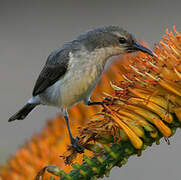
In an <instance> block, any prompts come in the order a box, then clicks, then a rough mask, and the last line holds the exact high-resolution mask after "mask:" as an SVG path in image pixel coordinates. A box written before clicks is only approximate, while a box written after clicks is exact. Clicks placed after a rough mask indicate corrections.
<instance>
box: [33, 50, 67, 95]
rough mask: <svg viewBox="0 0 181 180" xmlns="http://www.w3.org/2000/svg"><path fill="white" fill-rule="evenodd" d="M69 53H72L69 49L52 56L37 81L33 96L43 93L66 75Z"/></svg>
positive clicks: (56, 52)
mask: <svg viewBox="0 0 181 180" xmlns="http://www.w3.org/2000/svg"><path fill="white" fill-rule="evenodd" d="M69 52H70V51H69V50H68V49H63V50H59V51H55V52H53V53H51V54H50V56H49V57H48V59H47V62H46V64H45V66H44V68H43V70H42V71H41V73H40V75H39V77H38V79H37V81H36V84H35V87H34V90H33V96H36V95H38V94H40V93H42V92H43V91H44V90H46V89H47V88H48V87H50V86H51V85H53V84H54V83H55V82H56V81H57V80H59V79H60V78H61V77H62V76H63V75H64V74H65V73H66V71H67V67H68V58H69Z"/></svg>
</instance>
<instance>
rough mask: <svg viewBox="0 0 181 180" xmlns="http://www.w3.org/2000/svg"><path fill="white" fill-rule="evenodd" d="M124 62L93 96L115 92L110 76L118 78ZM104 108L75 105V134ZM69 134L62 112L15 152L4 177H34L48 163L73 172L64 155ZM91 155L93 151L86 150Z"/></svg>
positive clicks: (1, 174) (2, 170) (72, 115)
mask: <svg viewBox="0 0 181 180" xmlns="http://www.w3.org/2000/svg"><path fill="white" fill-rule="evenodd" d="M119 67H120V63H119V64H118V63H117V62H115V64H114V65H113V66H112V67H111V68H110V70H109V72H107V73H105V74H104V75H103V77H102V79H101V81H100V83H99V85H98V86H97V87H96V89H95V91H94V94H93V97H94V98H95V99H96V100H97V99H98V98H100V95H101V96H102V91H103V90H104V91H106V92H108V93H111V92H112V88H111V87H110V86H109V81H110V79H118V78H119V76H117V75H116V74H115V71H116V72H119ZM98 111H100V107H99V106H93V107H85V106H84V105H83V104H80V105H77V106H75V107H73V108H71V110H70V112H69V115H70V119H71V129H72V132H73V133H74V135H75V136H76V133H78V130H77V128H78V126H83V125H84V124H85V122H86V120H88V118H89V117H90V116H91V115H93V114H95V113H96V112H98ZM69 141H70V140H69V136H68V132H67V129H66V126H65V122H64V119H63V118H62V117H61V116H60V115H58V116H57V117H56V118H54V119H51V120H49V121H48V122H47V125H46V126H45V128H43V130H42V132H40V133H39V134H36V135H34V136H33V137H32V138H31V140H29V141H28V142H26V143H25V144H24V145H23V146H22V147H21V148H19V150H18V151H17V152H16V153H15V155H13V156H12V157H11V158H10V159H9V160H8V161H7V163H6V164H4V165H2V166H1V168H0V180H32V179H34V177H35V176H36V174H37V172H38V171H40V170H41V169H42V168H43V167H45V166H46V165H47V164H55V165H57V166H60V167H61V168H62V169H64V171H65V172H69V171H70V170H71V169H72V167H71V166H66V165H65V163H64V160H63V159H62V158H60V156H61V155H63V154H64V152H65V151H66V147H67V145H68V144H69ZM86 154H87V155H90V154H92V153H91V152H90V151H89V152H88V151H86ZM82 159H83V158H82V156H79V158H77V159H76V160H75V162H78V163H81V162H82ZM49 177H50V176H49V174H48V173H47V174H46V175H45V176H44V179H47V180H48V179H49Z"/></svg>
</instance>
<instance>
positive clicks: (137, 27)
mask: <svg viewBox="0 0 181 180" xmlns="http://www.w3.org/2000/svg"><path fill="white" fill-rule="evenodd" d="M180 8H181V7H180V3H179V1H178V2H177V1H173V0H172V1H168V0H165V1H163V0H159V1H156V0H155V1H146V0H144V1H143V0H142V1H139V0H137V1H136V0H133V1H129V0H126V1H123V0H120V1H116V0H113V1H110V0H109V1H102V0H98V1H93V0H89V1H85V0H84V1H79V0H76V1H75V0H72V1H68V0H67V1H61V0H59V1H45V0H44V1H39V0H36V1H35V0H31V1H27V0H23V1H18V0H15V1H13V0H12V1H8V0H7V1H2V0H1V1H0V82H1V84H0V118H1V120H0V162H1V163H3V162H5V160H7V159H8V157H10V155H12V154H14V152H15V150H16V149H18V147H19V146H20V145H22V144H23V143H24V141H25V140H28V139H30V137H31V136H32V134H34V133H35V132H39V131H40V130H41V128H43V126H44V125H45V123H46V121H45V120H46V119H48V118H50V117H54V116H55V115H56V113H57V112H58V110H57V109H55V108H50V107H49V108H48V107H39V108H37V109H36V110H34V112H33V113H32V114H31V115H30V116H28V118H27V119H26V120H25V121H20V122H16V123H11V124H9V123H8V122H7V120H8V118H9V116H10V115H11V114H12V113H14V112H15V111H17V110H18V109H19V108H20V107H21V106H22V105H24V103H25V102H26V101H27V100H28V98H29V97H30V96H31V92H32V88H33V85H34V83H35V80H36V78H37V76H38V74H39V72H40V70H41V68H42V66H43V65H44V63H45V60H46V57H47V56H48V55H49V53H50V52H51V51H52V50H53V49H55V48H57V47H58V46H60V45H61V44H63V42H65V41H69V40H71V39H72V38H74V37H75V36H76V35H78V34H80V33H82V32H84V31H87V30H88V29H91V28H95V27H98V26H103V25H119V26H121V27H124V28H125V29H127V30H128V31H130V32H132V33H133V34H135V36H136V38H137V39H139V40H145V41H147V42H148V44H149V45H150V46H151V47H153V43H154V42H158V41H159V40H160V38H161V35H162V34H163V33H164V31H165V29H166V28H167V27H168V28H169V29H171V28H172V25H173V24H175V25H176V27H177V30H178V31H181V20H180V19H181V18H180V17H181V12H180ZM180 150H181V131H180V130H179V131H178V132H177V133H176V135H175V136H174V137H173V138H171V145H170V146H168V145H167V144H166V143H165V142H164V141H162V143H161V145H160V146H156V145H154V146H152V147H151V148H148V149H147V150H146V151H145V152H144V153H143V155H142V157H141V158H137V157H132V158H130V160H129V162H128V163H127V164H126V165H125V166H124V167H122V168H121V169H118V168H114V170H112V172H111V175H110V178H109V179H114V180H117V179H124V180H130V179H136V180H144V179H146V180H152V179H157V180H162V179H164V180H169V179H173V180H178V179H180V169H181V155H180Z"/></svg>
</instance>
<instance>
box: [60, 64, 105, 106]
mask: <svg viewBox="0 0 181 180" xmlns="http://www.w3.org/2000/svg"><path fill="white" fill-rule="evenodd" d="M101 73H102V69H101V68H100V66H99V65H92V66H83V67H82V68H73V69H72V70H70V71H69V72H68V73H67V74H66V76H65V77H64V78H63V79H62V80H61V85H60V106H61V107H62V108H68V107H70V106H72V105H74V104H76V103H78V102H79V101H82V100H84V99H86V98H87V97H89V96H90V94H91V93H92V91H93V89H94V88H95V86H96V84H97V82H98V80H99V79H100V75H101Z"/></svg>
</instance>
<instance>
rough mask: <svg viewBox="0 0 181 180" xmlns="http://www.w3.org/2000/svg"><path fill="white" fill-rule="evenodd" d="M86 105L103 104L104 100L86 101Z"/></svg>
mask: <svg viewBox="0 0 181 180" xmlns="http://www.w3.org/2000/svg"><path fill="white" fill-rule="evenodd" d="M87 105H88V106H92V105H101V106H104V101H96V102H92V101H88V103H87Z"/></svg>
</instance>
